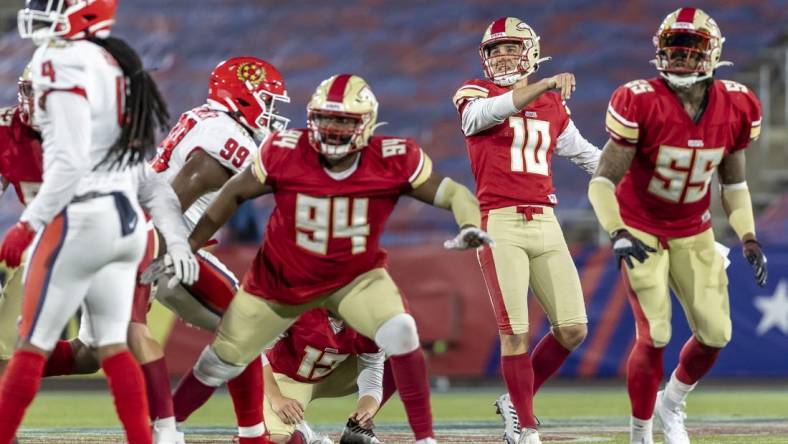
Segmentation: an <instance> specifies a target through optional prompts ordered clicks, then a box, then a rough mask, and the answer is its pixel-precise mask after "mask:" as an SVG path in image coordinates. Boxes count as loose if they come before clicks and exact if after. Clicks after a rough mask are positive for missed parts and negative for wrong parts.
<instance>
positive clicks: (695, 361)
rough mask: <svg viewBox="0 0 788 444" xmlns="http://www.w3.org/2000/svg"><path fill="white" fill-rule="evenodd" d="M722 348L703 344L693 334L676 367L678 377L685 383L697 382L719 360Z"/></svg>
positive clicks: (683, 348)
mask: <svg viewBox="0 0 788 444" xmlns="http://www.w3.org/2000/svg"><path fill="white" fill-rule="evenodd" d="M720 350H721V349H719V348H714V347H709V346H708V345H703V344H701V343H700V342H698V340H697V339H695V336H692V337H691V338H689V340H688V341H687V343H686V344H684V347H682V348H681V354H679V366H678V367H676V379H678V380H679V381H681V382H683V383H684V384H690V385H692V384H695V383H696V382H698V381H699V380H700V378H702V377H703V376H704V375H705V374H706V373H708V371H709V370H711V366H712V365H714V363H715V362H716V361H717V356H719V354H720Z"/></svg>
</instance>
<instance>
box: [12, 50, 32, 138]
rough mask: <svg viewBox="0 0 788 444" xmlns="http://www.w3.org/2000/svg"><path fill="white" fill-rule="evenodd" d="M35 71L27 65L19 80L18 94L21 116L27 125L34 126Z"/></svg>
mask: <svg viewBox="0 0 788 444" xmlns="http://www.w3.org/2000/svg"><path fill="white" fill-rule="evenodd" d="M32 78H33V73H32V70H31V68H30V65H28V66H26V67H25V70H24V71H22V75H21V76H19V80H18V81H17V95H16V100H17V104H18V105H19V111H20V113H19V116H20V117H21V119H22V122H23V123H24V124H25V125H28V126H30V127H33V128H35V127H34V126H33V109H34V108H35V107H34V106H33V103H34V93H33V79H32Z"/></svg>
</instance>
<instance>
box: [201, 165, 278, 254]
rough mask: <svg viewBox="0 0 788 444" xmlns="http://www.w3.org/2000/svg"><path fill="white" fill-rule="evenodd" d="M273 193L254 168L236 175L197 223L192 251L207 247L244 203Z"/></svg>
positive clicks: (225, 185) (248, 168)
mask: <svg viewBox="0 0 788 444" xmlns="http://www.w3.org/2000/svg"><path fill="white" fill-rule="evenodd" d="M272 191H273V189H272V188H271V187H270V186H268V185H265V184H264V183H262V182H260V179H258V176H257V175H256V174H255V173H254V172H252V166H249V167H247V168H246V169H245V170H243V171H241V172H240V173H238V174H236V175H235V176H234V177H233V178H232V179H230V180H228V181H227V183H225V184H224V186H223V187H222V189H221V190H220V191H219V194H218V196H216V199H214V200H213V202H212V203H211V205H210V206H209V207H208V209H207V210H206V211H205V214H203V215H202V217H201V218H200V220H199V222H197V226H195V227H194V231H192V234H191V237H189V243H190V244H191V247H192V250H195V251H196V250H198V249H199V248H201V247H202V246H203V245H205V243H206V242H208V240H210V239H211V236H213V235H214V233H216V231H218V230H219V228H221V227H222V226H223V225H224V224H225V223H226V222H227V221H228V220H229V219H230V217H231V216H232V215H233V213H235V211H236V210H237V209H238V206H239V205H241V204H242V203H243V202H246V201H247V200H251V199H254V198H256V197H259V196H262V195H264V194H267V193H270V192H272Z"/></svg>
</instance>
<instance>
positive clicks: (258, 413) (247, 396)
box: [227, 358, 265, 436]
mask: <svg viewBox="0 0 788 444" xmlns="http://www.w3.org/2000/svg"><path fill="white" fill-rule="evenodd" d="M227 389H228V390H230V396H231V397H232V399H233V407H234V408H235V417H236V419H237V420H238V427H239V428H240V427H255V426H258V425H261V424H262V423H263V362H262V361H261V360H260V358H257V359H255V360H253V361H252V362H250V363H249V365H247V366H246V369H244V371H243V373H241V374H240V375H238V376H236V377H235V378H234V379H231V380H230V381H229V382H228V383H227ZM263 433H265V428H262V430H261V431H260V435H259V436H262V434H263Z"/></svg>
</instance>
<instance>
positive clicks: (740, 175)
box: [717, 150, 768, 287]
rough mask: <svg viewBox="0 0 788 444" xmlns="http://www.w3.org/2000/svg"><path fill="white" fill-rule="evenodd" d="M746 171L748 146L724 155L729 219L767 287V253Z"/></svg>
mask: <svg viewBox="0 0 788 444" xmlns="http://www.w3.org/2000/svg"><path fill="white" fill-rule="evenodd" d="M745 171H746V162H745V157H744V150H738V151H736V152H734V153H733V154H731V155H729V156H727V157H725V158H723V159H722V162H720V165H719V167H718V168H717V172H718V174H719V178H720V186H721V187H722V206H723V208H724V209H725V213H726V214H727V215H728V222H729V223H730V224H731V227H733V231H735V232H736V235H737V236H739V239H741V241H742V245H743V247H742V248H743V253H744V257H745V258H746V259H747V262H749V263H750V265H752V267H753V273H754V274H755V281H756V283H757V284H758V285H760V286H761V287H763V286H765V285H766V278H767V276H768V273H767V268H766V256H765V255H764V253H763V250H762V249H761V244H760V243H759V242H758V240H757V238H756V237H755V216H754V215H753V211H752V199H751V197H750V190H749V189H748V188H747V179H746V172H745Z"/></svg>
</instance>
